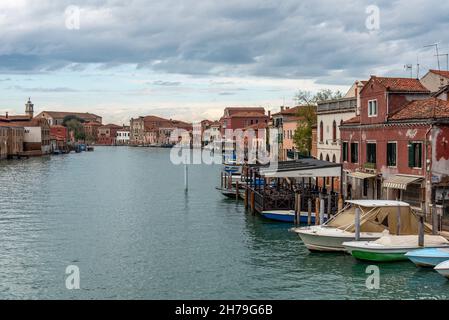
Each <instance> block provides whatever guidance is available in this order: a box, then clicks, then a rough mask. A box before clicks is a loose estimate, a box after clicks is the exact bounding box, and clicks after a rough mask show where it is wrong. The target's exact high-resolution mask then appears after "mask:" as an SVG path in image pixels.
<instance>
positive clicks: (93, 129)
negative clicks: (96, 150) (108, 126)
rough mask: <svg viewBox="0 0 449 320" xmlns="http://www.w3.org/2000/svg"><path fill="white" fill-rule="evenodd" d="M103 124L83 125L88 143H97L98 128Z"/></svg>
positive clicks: (86, 123)
mask: <svg viewBox="0 0 449 320" xmlns="http://www.w3.org/2000/svg"><path fill="white" fill-rule="evenodd" d="M101 126H102V124H101V123H100V122H97V121H89V122H84V123H83V128H84V134H85V135H86V139H85V140H86V142H87V143H91V144H93V143H96V142H97V138H98V128H100V127H101Z"/></svg>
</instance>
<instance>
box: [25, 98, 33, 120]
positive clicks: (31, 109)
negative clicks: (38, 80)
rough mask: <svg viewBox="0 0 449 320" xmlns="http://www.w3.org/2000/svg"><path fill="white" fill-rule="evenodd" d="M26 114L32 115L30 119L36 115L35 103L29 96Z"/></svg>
mask: <svg viewBox="0 0 449 320" xmlns="http://www.w3.org/2000/svg"><path fill="white" fill-rule="evenodd" d="M25 114H26V115H28V116H29V117H30V119H32V118H33V116H34V104H33V103H32V102H31V98H28V102H27V103H26V104H25Z"/></svg>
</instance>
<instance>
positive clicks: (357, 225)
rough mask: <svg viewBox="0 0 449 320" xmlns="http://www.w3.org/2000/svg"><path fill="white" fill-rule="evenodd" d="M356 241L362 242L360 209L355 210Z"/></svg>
mask: <svg viewBox="0 0 449 320" xmlns="http://www.w3.org/2000/svg"><path fill="white" fill-rule="evenodd" d="M354 226H355V241H360V208H355V218H354Z"/></svg>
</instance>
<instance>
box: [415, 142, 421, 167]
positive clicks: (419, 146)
mask: <svg viewBox="0 0 449 320" xmlns="http://www.w3.org/2000/svg"><path fill="white" fill-rule="evenodd" d="M421 162H422V143H418V158H417V163H415V166H416V167H418V168H422V163H421Z"/></svg>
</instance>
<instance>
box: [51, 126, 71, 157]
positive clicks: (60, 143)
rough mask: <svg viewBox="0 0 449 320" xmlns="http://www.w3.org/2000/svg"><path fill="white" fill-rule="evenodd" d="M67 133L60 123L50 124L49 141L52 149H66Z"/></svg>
mask: <svg viewBox="0 0 449 320" xmlns="http://www.w3.org/2000/svg"><path fill="white" fill-rule="evenodd" d="M68 140H69V133H68V130H67V128H66V127H64V126H61V125H55V126H50V143H51V148H52V151H65V150H67V142H68Z"/></svg>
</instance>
